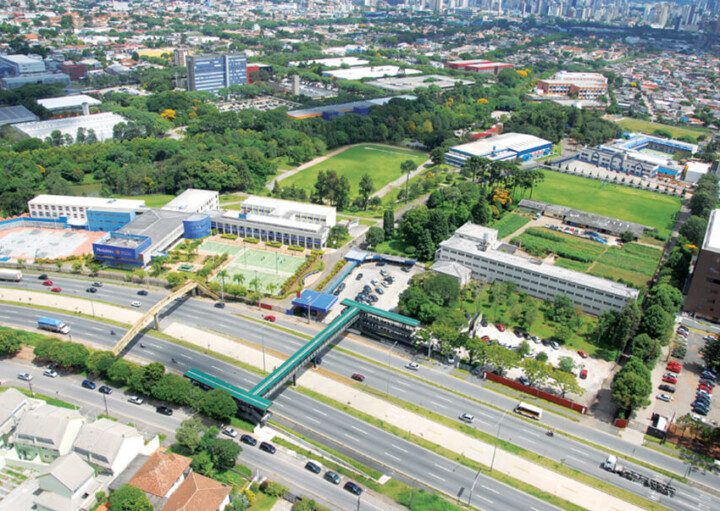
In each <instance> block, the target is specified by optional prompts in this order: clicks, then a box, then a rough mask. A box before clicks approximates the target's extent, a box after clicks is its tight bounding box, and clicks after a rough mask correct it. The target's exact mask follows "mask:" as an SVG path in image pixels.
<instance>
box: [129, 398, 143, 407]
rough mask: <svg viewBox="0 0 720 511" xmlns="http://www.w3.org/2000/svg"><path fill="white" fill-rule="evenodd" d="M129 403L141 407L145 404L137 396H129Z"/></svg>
mask: <svg viewBox="0 0 720 511" xmlns="http://www.w3.org/2000/svg"><path fill="white" fill-rule="evenodd" d="M128 401H129V402H131V403H132V404H134V405H141V404H143V403H144V402H145V400H144V399H143V398H141V397H138V396H130V399H128Z"/></svg>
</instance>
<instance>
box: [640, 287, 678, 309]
mask: <svg viewBox="0 0 720 511" xmlns="http://www.w3.org/2000/svg"><path fill="white" fill-rule="evenodd" d="M682 304H683V295H682V292H681V291H680V290H679V289H678V288H676V287H674V286H671V285H669V284H658V285H656V286H655V287H653V288H652V289H651V290H650V293H649V295H648V298H647V301H646V302H645V306H646V307H648V308H649V307H650V306H652V305H659V306H660V307H662V308H663V310H664V311H665V312H668V313H670V314H676V313H678V312H680V308H681V307H682Z"/></svg>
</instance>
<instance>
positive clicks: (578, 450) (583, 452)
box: [570, 447, 588, 456]
mask: <svg viewBox="0 0 720 511" xmlns="http://www.w3.org/2000/svg"><path fill="white" fill-rule="evenodd" d="M570 450H571V451H575V452H576V453H579V454H582V455H583V456H587V455H588V453H587V452H585V451H581V450H580V449H576V448H575V447H571V448H570Z"/></svg>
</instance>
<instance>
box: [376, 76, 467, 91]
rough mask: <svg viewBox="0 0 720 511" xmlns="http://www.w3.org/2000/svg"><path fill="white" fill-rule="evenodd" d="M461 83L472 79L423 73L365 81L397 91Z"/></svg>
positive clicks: (450, 85)
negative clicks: (421, 74) (420, 74)
mask: <svg viewBox="0 0 720 511" xmlns="http://www.w3.org/2000/svg"><path fill="white" fill-rule="evenodd" d="M458 82H460V83H462V84H463V85H470V84H472V83H473V82H472V80H461V79H460V78H455V77H452V76H443V75H423V76H396V77H393V78H378V79H377V80H372V81H370V82H367V83H368V85H374V86H375V87H380V88H381V89H385V90H389V91H394V92H399V91H404V90H414V89H417V88H428V87H432V86H435V87H440V88H441V89H449V88H451V87H454V86H455V84H456V83H458Z"/></svg>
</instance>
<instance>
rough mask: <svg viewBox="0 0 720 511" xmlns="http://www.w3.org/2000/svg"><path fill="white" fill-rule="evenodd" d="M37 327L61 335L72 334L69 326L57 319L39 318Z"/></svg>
mask: <svg viewBox="0 0 720 511" xmlns="http://www.w3.org/2000/svg"><path fill="white" fill-rule="evenodd" d="M37 326H38V328H39V329H40V330H50V331H51V332H57V333H60V334H67V333H69V332H70V327H69V326H67V325H66V324H65V323H63V322H62V321H60V320H59V319H55V318H38V321H37Z"/></svg>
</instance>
